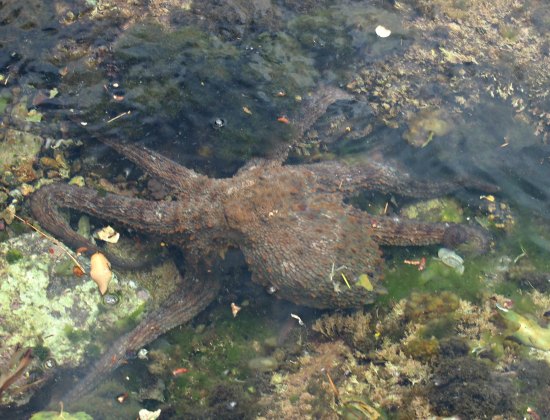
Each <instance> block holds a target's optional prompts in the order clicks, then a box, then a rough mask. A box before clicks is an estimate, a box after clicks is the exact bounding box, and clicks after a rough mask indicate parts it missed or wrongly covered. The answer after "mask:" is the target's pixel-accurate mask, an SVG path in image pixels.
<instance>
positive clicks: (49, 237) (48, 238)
mask: <svg viewBox="0 0 550 420" xmlns="http://www.w3.org/2000/svg"><path fill="white" fill-rule="evenodd" d="M14 217H15V218H16V219H17V220H20V221H21V222H23V223H24V224H25V225H27V226H28V227H30V228H31V229H33V230H35V231H36V232H38V233H39V234H40V235H41V236H43V237H44V238H46V239H47V240H49V241H52V242H53V243H54V244H56V245H57V246H59V247H60V248H61V249H62V250H63V252H64V253H65V254H67V256H68V257H69V258H70V259H71V260H73V262H74V263H75V264H76V266H77V267H78V268H80V269H81V270H82V272H83V273H84V274H86V270H84V267H82V265H81V264H80V263H79V262H78V261H77V259H76V258H75V257H73V256H72V255H71V251H69V250H68V249H67V248H66V247H65V245H63V244H62V243H61V242H59V241H58V240H57V239H55V238H54V237H53V236H50V235H48V234H47V233H45V232H42V231H41V230H40V229H38V228H37V227H36V226H34V225H33V224H32V223H30V222H29V221H27V220H25V219H23V218H22V217H19V216H18V215H17V214H14Z"/></svg>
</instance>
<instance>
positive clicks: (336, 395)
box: [325, 371, 340, 402]
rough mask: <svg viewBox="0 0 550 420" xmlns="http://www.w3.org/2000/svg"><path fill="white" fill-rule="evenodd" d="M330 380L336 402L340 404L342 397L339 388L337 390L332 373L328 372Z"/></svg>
mask: <svg viewBox="0 0 550 420" xmlns="http://www.w3.org/2000/svg"><path fill="white" fill-rule="evenodd" d="M325 373H326V374H327V378H328V383H329V384H330V387H331V388H332V391H333V392H334V397H335V399H336V402H338V398H339V397H340V393H339V392H338V388H336V385H334V382H333V381H332V378H331V377H330V373H328V371H325Z"/></svg>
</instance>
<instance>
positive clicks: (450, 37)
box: [0, 0, 550, 418]
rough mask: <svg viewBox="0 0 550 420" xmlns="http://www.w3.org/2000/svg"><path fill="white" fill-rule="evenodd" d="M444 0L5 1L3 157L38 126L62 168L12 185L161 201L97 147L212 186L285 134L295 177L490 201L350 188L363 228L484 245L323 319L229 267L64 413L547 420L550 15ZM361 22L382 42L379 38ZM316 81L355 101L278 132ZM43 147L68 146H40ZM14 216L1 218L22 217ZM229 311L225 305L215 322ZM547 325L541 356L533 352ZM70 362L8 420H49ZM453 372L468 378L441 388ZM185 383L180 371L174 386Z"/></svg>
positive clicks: (430, 257)
mask: <svg viewBox="0 0 550 420" xmlns="http://www.w3.org/2000/svg"><path fill="white" fill-rule="evenodd" d="M451 3H452V4H449V2H441V1H413V0H411V1H405V2H403V3H401V2H364V1H324V2H293V1H279V2H277V1H272V2H267V1H265V2H264V1H257V2H252V3H248V2H240V1H231V2H221V4H220V3H219V2H203V3H201V4H198V3H197V4H195V3H193V2H183V3H182V2H165V3H164V4H163V5H160V4H157V2H150V4H149V5H148V6H146V5H132V6H130V5H127V4H126V2H117V1H111V2H101V1H97V2H96V1H81V2H77V4H72V3H71V2H67V3H64V2H56V3H52V4H49V3H48V4H43V2H38V1H36V2H35V1H30V2H25V4H24V5H22V4H20V2H15V1H5V2H2V3H1V4H0V76H1V77H2V78H1V79H0V111H1V118H2V127H0V134H1V135H2V136H3V137H2V140H0V142H7V140H6V139H7V136H8V135H7V132H8V129H12V130H16V131H17V132H20V133H24V134H25V135H27V134H33V135H37V136H38V137H39V140H40V141H41V142H42V145H43V147H42V148H41V150H40V154H39V157H52V158H53V157H55V156H57V155H58V154H59V151H61V156H62V157H61V158H58V159H62V160H64V161H66V162H67V167H65V166H64V165H58V166H57V167H56V166H55V165H54V164H53V163H51V162H49V163H48V161H45V160H41V161H36V162H35V163H34V168H35V169H36V174H35V176H34V178H32V177H31V178H32V179H29V180H27V181H25V183H27V184H30V185H34V186H36V185H37V184H39V183H40V182H41V181H40V178H52V179H54V180H56V181H60V182H67V180H68V179H71V178H73V177H74V176H77V175H81V176H83V177H84V178H85V180H86V182H87V184H88V185H90V184H91V185H95V186H96V187H97V186H98V185H99V186H100V187H99V188H106V187H105V185H115V186H117V188H118V189H119V191H120V190H125V191H127V192H129V193H130V194H133V195H136V194H140V195H142V196H145V197H148V198H150V197H154V198H157V199H159V198H163V197H165V196H166V194H167V192H166V191H164V192H163V191H162V190H161V191H158V190H156V189H155V188H154V187H153V186H151V184H148V179H147V178H146V176H145V175H144V174H143V172H142V171H141V170H140V169H138V168H136V167H135V166H133V165H132V164H131V163H129V162H128V161H126V160H124V159H123V158H120V157H119V156H117V155H116V154H115V153H114V152H112V151H111V150H110V149H108V148H107V147H105V146H103V145H102V144H100V143H98V142H97V140H96V139H97V138H104V137H111V138H117V139H120V140H121V141H128V142H134V143H139V144H142V145H145V146H147V147H149V148H151V149H153V150H156V151H158V152H160V153H162V154H164V155H167V156H169V157H170V158H172V159H173V160H175V161H176V162H178V163H180V164H182V165H185V166H187V167H189V168H193V169H195V170H196V171H198V172H200V173H204V174H207V175H209V176H212V177H230V176H232V175H233V174H235V173H236V172H237V171H238V169H239V168H240V167H242V166H243V165H244V164H245V163H246V162H247V161H249V160H250V159H252V158H257V157H269V156H271V155H272V154H273V153H274V151H276V150H277V147H278V146H280V145H281V144H282V143H287V144H289V145H292V146H293V147H292V150H291V153H290V157H289V162H290V163H298V162H316V161H320V160H330V159H345V160H350V161H355V162H360V161H364V160H368V159H369V158H370V157H371V156H379V155H380V154H382V155H383V156H384V157H385V158H387V159H392V160H393V161H395V162H397V163H398V164H399V165H402V166H403V167H407V168H408V169H409V170H410V171H411V172H413V173H414V174H416V175H417V176H418V177H419V178H421V179H424V180H425V182H426V183H429V182H430V180H439V179H448V178H463V179H465V180H466V181H465V183H466V184H467V183H468V180H474V179H479V180H483V181H485V182H488V183H491V184H495V185H497V186H498V187H499V188H500V191H499V192H498V193H496V194H494V195H489V194H483V193H480V192H479V191H472V190H467V189H464V190H461V191H459V192H457V193H455V194H453V195H452V196H450V197H447V198H446V199H445V200H443V201H440V202H437V203H432V204H433V206H432V208H431V210H429V211H423V210H422V209H421V207H422V205H426V206H429V205H432V204H426V201H423V202H421V204H419V205H417V204H416V203H417V202H416V201H414V200H410V199H405V198H403V197H399V196H391V195H382V194H375V193H371V192H365V193H362V194H359V195H358V196H357V197H353V198H352V199H351V202H352V203H353V204H354V205H357V206H358V207H360V208H362V209H365V210H367V211H370V212H373V213H382V212H385V213H388V214H390V215H410V214H414V215H415V217H419V218H422V217H424V218H426V219H427V220H430V221H436V220H437V221H439V220H443V221H458V222H462V223H469V224H472V225H475V226H482V227H483V228H486V229H487V231H488V233H489V234H490V235H491V237H492V246H491V250H490V251H489V252H487V253H485V254H482V255H479V254H477V253H475V252H471V250H470V251H468V250H463V249H459V250H457V252H458V253H459V254H460V255H461V256H462V257H463V258H464V260H465V262H464V273H463V274H460V273H458V272H456V271H455V270H454V269H453V268H452V267H448V266H446V265H445V264H443V263H442V262H441V261H440V260H439V259H438V258H437V254H438V249H439V247H423V248H398V249H385V250H384V256H385V259H386V262H387V273H386V278H385V286H386V289H387V290H388V293H387V294H386V295H384V296H382V297H381V298H380V300H379V301H377V302H376V303H375V304H373V305H370V306H368V307H366V308H365V309H366V311H365V313H362V312H358V313H356V314H355V315H353V314H352V313H351V312H345V313H343V314H341V313H339V312H338V313H334V312H331V311H328V312H327V313H321V312H319V311H313V310H311V309H307V308H302V307H296V306H294V305H292V304H289V303H285V302H282V301H280V300H277V299H274V298H273V296H270V295H269V294H268V293H266V291H265V290H263V289H262V288H260V287H259V286H255V285H254V286H251V285H250V284H251V283H250V281H249V277H250V275H249V273H248V271H247V270H246V267H245V263H244V261H243V260H242V258H241V256H240V255H239V254H238V253H236V255H233V256H231V257H230V258H229V259H228V261H229V262H228V264H227V267H224V268H223V272H221V273H220V276H223V278H224V289H223V293H222V296H221V297H220V298H219V299H218V300H217V301H216V302H215V303H214V304H213V305H212V306H211V307H210V308H208V309H207V310H206V311H205V312H204V313H202V314H201V315H200V316H199V317H197V319H195V320H194V321H193V322H192V323H190V324H189V325H188V326H184V327H182V328H178V329H176V330H174V331H172V332H170V333H168V334H167V335H165V336H163V337H162V338H160V339H158V340H156V341H155V342H154V343H152V344H150V345H148V346H147V347H146V348H147V349H148V351H149V353H150V356H149V357H148V358H143V359H139V358H130V360H129V363H128V364H126V365H124V366H122V367H121V368H119V369H118V370H117V371H116V372H115V373H114V374H113V376H112V378H106V380H105V384H103V386H102V387H100V388H99V389H98V390H97V391H96V392H95V393H94V394H92V395H89V396H86V398H83V399H82V400H81V401H79V402H78V403H76V404H74V406H73V407H74V410H82V411H86V412H88V413H89V414H91V415H92V416H93V417H94V418H125V417H128V418H135V417H136V416H137V412H138V410H139V409H140V408H147V409H150V410H153V411H154V410H156V409H159V408H160V409H161V410H162V413H163V414H162V417H161V418H182V417H186V418H213V417H215V416H218V417H219V416H223V417H224V418H256V417H265V418H275V417H277V418H280V417H289V418H290V417H292V416H296V417H298V416H299V417H301V418H308V417H309V418H337V417H338V416H344V417H345V416H348V417H345V418H369V415H370V416H372V415H373V414H372V412H369V411H368V410H369V409H372V410H375V411H376V412H378V413H380V415H381V416H387V417H388V418H414V417H417V418H421V417H423V416H426V417H427V416H430V415H440V416H451V415H459V416H461V417H464V418H472V417H476V416H478V417H480V416H493V415H500V414H502V415H505V416H509V417H512V418H513V417H520V416H525V415H527V414H526V413H527V411H526V410H527V408H528V407H530V408H531V409H532V410H534V411H535V412H536V413H538V414H539V415H540V416H541V417H542V418H544V417H545V416H550V412H549V408H548V407H550V402H549V401H548V397H547V396H546V394H548V392H547V390H548V388H549V387H550V382H548V379H544V378H540V377H539V376H537V372H544V371H546V370H550V368H549V367H548V366H547V363H548V361H550V357H549V355H550V353H549V351H550V333H548V331H547V330H546V329H545V324H546V322H547V321H548V318H547V315H546V314H545V313H546V311H547V310H548V309H550V307H549V306H550V297H549V295H548V293H549V292H550V287H549V286H548V285H547V283H548V279H549V278H550V274H548V273H549V272H550V263H549V262H548V261H549V260H548V255H549V252H550V229H548V218H549V216H548V215H549V210H550V208H549V207H550V196H549V195H550V185H549V184H550V176H549V175H550V147H549V146H548V126H549V124H550V109H549V105H548V103H547V98H546V93H547V90H548V88H549V86H550V84H549V80H548V75H547V72H546V69H547V65H548V64H550V63H549V61H550V59H549V58H548V52H547V49H548V47H547V43H548V39H547V34H546V31H545V27H546V26H545V25H547V23H548V22H547V21H548V20H550V8H549V7H548V6H547V5H545V4H544V3H542V2H537V1H532V2H527V3H526V4H524V5H522V6H521V7H517V6H515V5H512V3H513V2H509V1H502V2H496V3H495V4H494V5H490V6H489V5H485V6H484V5H480V4H478V3H477V2H475V1H466V2H451ZM378 25H383V26H384V27H386V28H388V29H390V30H391V35H390V36H389V37H387V38H382V37H379V36H378V35H377V34H376V32H375V28H376V27H377V26H378ZM323 84H326V85H331V86H338V87H340V88H342V89H343V90H345V91H346V92H348V93H349V94H351V95H353V99H352V100H347V101H339V102H337V103H335V104H333V105H332V106H331V107H329V109H328V111H327V113H326V114H325V115H323V116H322V117H321V118H320V119H319V121H317V122H316V124H315V125H314V126H313V127H312V129H310V130H308V132H307V133H306V134H305V135H304V136H303V137H302V138H300V139H297V138H296V137H297V135H298V134H299V133H298V131H299V130H298V129H297V127H296V126H295V125H293V122H294V121H295V118H297V117H296V116H297V115H300V109H301V106H302V105H303V104H304V102H305V99H307V97H308V95H309V94H310V93H311V92H314V91H315V90H316V89H318V87H319V86H321V85H323ZM282 117H284V118H287V119H288V120H289V121H290V124H285V123H284V120H282V121H283V122H281V118H282ZM62 139H64V140H69V139H71V140H72V141H73V142H72V144H69V146H68V147H67V148H65V146H61V148H55V149H54V148H52V147H51V146H52V145H53V146H54V147H56V146H58V145H60V144H61V143H59V142H58V140H62ZM77 140H78V141H79V142H81V144H80V143H79V145H76V144H75V142H76V141H77ZM21 144H23V143H21ZM22 147H26V146H22ZM6 159H7V158H6ZM0 163H3V162H0ZM8 169H11V170H12V171H13V170H14V168H6V167H4V168H2V171H3V173H2V178H1V180H2V184H0V192H5V193H6V194H5V195H6V198H5V200H4V202H0V206H1V207H0V210H4V208H5V207H7V206H8V205H9V204H10V203H12V199H13V197H14V196H13V194H12V195H11V197H10V196H8V193H9V192H10V191H13V190H14V189H19V190H21V188H22V187H21V184H22V183H23V181H18V180H15V181H10V179H8V178H7V176H6V174H5V171H7V170H8ZM14 172H16V171H14ZM103 180H107V181H106V182H103ZM101 182H103V184H102V183H101ZM155 194H157V195H158V196H157V195H155ZM27 201H28V197H26V195H25V197H22V198H21V199H19V200H17V202H16V203H14V205H15V207H16V209H17V211H18V214H21V215H23V216H25V217H29V213H28V206H27ZM72 217H73V219H74V221H76V220H78V215H72ZM92 225H96V226H97V227H100V226H102V224H101V221H99V220H95V219H93V220H92ZM14 226H15V225H14ZM23 230H24V229H23ZM121 230H122V229H121ZM2 232H3V233H2ZM2 232H0V233H2V235H3V236H2V239H3V240H6V239H7V238H8V237H13V236H16V235H17V234H19V232H16V229H15V227H13V226H3V228H2ZM132 234H133V233H132ZM140 238H141V239H140V240H141V241H143V242H144V243H147V242H148V239H146V238H144V237H140ZM304 246H305V247H307V244H304ZM173 258H175V259H176V261H177V262H179V263H182V261H181V256H178V255H177V254H176V255H174V256H173ZM422 258H425V259H426V267H425V269H424V270H419V269H418V262H419V261H421V260H422ZM406 261H408V262H406ZM411 262H413V263H411ZM343 287H344V285H343ZM232 302H237V304H239V305H240V306H241V307H242V309H241V312H240V313H239V314H238V316H237V317H235V318H234V319H233V317H232V316H231V312H230V308H229V306H230V304H231V303H232ZM497 303H498V305H501V306H502V305H505V304H506V305H509V306H510V307H511V308H512V311H514V313H515V312H517V313H518V314H520V315H522V316H523V317H524V318H521V320H520V321H519V325H522V326H525V325H527V324H529V322H528V321H527V320H528V319H531V318H532V320H531V322H533V323H534V324H533V325H531V324H529V332H528V333H527V335H523V336H519V337H518V336H516V337H515V339H514V340H511V339H508V338H507V337H509V336H511V335H512V334H513V333H514V328H515V327H514V325H515V326H516V327H517V325H518V324H517V321H516V324H514V323H513V322H512V325H508V324H507V322H506V319H505V318H506V317H505V316H499V315H498V309H497V306H496V304H497ZM415 309H416V310H415ZM3 310H5V309H3ZM290 314H295V315H296V314H298V315H299V317H300V319H301V320H303V321H304V322H305V325H304V326H301V325H299V323H298V319H297V318H293V317H291V316H290ZM322 316H324V317H325V318H322V320H323V321H319V319H321V317H322ZM0 318H1V314H0ZM316 322H317V324H316V325H317V327H315V328H314V330H315V331H313V330H312V326H313V324H314V323H316ZM359 324H361V325H362V326H359ZM329 326H330V328H329ZM547 333H548V336H549V339H548V342H547V343H546V342H544V344H543V345H542V347H547V348H540V347H541V346H540V345H539V346H538V347H539V349H536V350H535V349H532V347H531V346H529V339H532V338H533V337H534V336H537V337H539V336H542V337H545V334H547ZM38 335H40V333H37V336H38ZM112 338H113V337H108V334H107V336H106V337H101V338H100V339H99V341H103V342H104V344H106V343H108V340H109V339H112ZM340 340H341V341H340ZM457 342H460V343H463V344H464V346H463V348H462V350H460V348H461V347H460V345H459V344H456V343H457ZM335 343H336V344H335ZM24 345H28V346H36V345H37V343H29V344H24ZM338 346H341V347H338ZM0 348H1V347H0ZM318 349H324V350H323V351H324V353H322V352H321V351H316V350H318ZM457 349H458V350H457ZM464 349H465V350H464ZM88 356H89V357H87V358H86V360H85V362H84V363H83V364H82V366H80V367H79V368H78V369H71V370H65V369H63V367H64V366H59V369H58V372H57V373H56V374H57V375H58V380H57V381H56V384H55V387H52V388H51V389H50V387H48V389H46V390H45V389H39V390H38V391H37V392H36V396H35V398H34V399H33V400H31V402H30V403H29V404H28V405H26V406H23V407H19V408H15V407H13V406H9V404H6V403H5V402H3V401H2V400H0V403H1V404H3V408H2V409H1V410H2V411H1V413H2V416H3V418H10V416H11V417H12V418H25V417H28V416H30V413H32V412H36V411H39V410H43V409H45V408H46V407H47V406H48V400H49V398H50V397H51V396H52V395H53V398H52V401H53V408H52V406H50V409H56V408H57V407H56V405H55V402H56V401H57V400H58V399H59V396H60V395H62V394H63V391H64V390H66V389H67V388H71V386H73V384H74V380H75V377H76V378H78V377H79V376H81V375H82V372H85V371H86V364H88V363H90V362H91V361H92V360H93V359H94V357H96V356H97V355H94V354H91V353H90V354H89V355H88ZM324 356H325V358H323V357H324ZM4 357H5V356H4ZM262 358H263V359H262ZM249 359H254V360H255V363H258V364H260V365H261V364H262V363H264V365H265V366H266V367H265V368H264V367H258V365H257V364H254V363H253V364H252V365H253V366H252V367H251V366H249V363H248V362H249ZM327 359H328V360H332V362H331V363H332V366H327V363H328V362H327ZM264 365H262V366H264ZM457 366H464V369H463V371H464V372H465V373H464V375H465V376H463V377H458V378H457V377H455V376H453V374H452V373H450V372H453V371H454V370H456V367H457ZM180 368H185V369H186V371H185V373H181V372H183V370H180V371H178V372H180V373H176V374H174V373H173V372H174V370H175V369H180ZM413 371H414V372H417V373H416V374H414V373H412V372H413ZM476 371H478V372H479V371H483V372H485V371H486V374H485V375H484V377H479V376H476V375H475V372H476ZM375 372H378V373H377V374H376V375H375V374H374V373H375ZM2 373H5V372H2ZM331 375H332V376H331ZM376 378H377V379H376ZM0 381H1V379H0ZM296 383H302V384H304V383H305V384H306V386H305V387H304V388H305V390H306V391H307V392H305V391H304V392H303V393H300V392H301V391H300V392H298V389H299V388H298V387H297V386H296ZM532 384H536V385H534V386H533V385H532ZM37 388H40V387H39V386H38V387H37ZM335 389H337V390H338V391H335ZM496 391H498V392H497V393H500V394H501V395H503V396H504V397H498V396H496V395H495V392H496ZM545 392H546V394H545ZM125 393H128V396H127V397H124V398H123V400H124V402H123V403H120V402H118V401H117V400H116V397H117V396H120V395H123V394H125ZM337 393H338V395H337ZM306 394H307V395H306ZM445 395H454V396H456V398H457V399H460V400H461V401H462V403H461V404H457V403H455V402H453V399H452V398H445ZM476 395H482V398H481V399H480V400H479V399H478V400H476V397H475V396H476ZM3 398H5V396H4V397H3ZM299 406H300V407H302V408H299ZM367 406H368V407H369V408H368V409H367V408H366V407H367ZM304 407H305V408H304ZM301 410H302V411H301ZM69 411H71V409H69ZM369 413H370V414H369ZM353 415H355V416H356V417H351V416H353ZM426 417H424V418H426Z"/></svg>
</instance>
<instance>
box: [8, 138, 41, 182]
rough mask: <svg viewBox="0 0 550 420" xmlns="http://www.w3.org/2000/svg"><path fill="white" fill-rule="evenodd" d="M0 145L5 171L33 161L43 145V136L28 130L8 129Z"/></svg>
mask: <svg viewBox="0 0 550 420" xmlns="http://www.w3.org/2000/svg"><path fill="white" fill-rule="evenodd" d="M0 145H1V147H0V164H1V167H0V169H1V170H2V171H4V170H8V169H10V168H18V167H21V166H27V165H29V163H32V162H33V161H34V160H35V158H36V155H37V154H38V152H39V151H40V147H41V146H42V137H40V136H37V135H35V134H31V133H29V132H26V131H20V130H14V129H8V130H6V131H5V133H4V135H3V139H2V140H1V141H0ZM23 181H26V180H23Z"/></svg>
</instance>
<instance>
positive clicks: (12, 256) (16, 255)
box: [6, 249, 23, 264]
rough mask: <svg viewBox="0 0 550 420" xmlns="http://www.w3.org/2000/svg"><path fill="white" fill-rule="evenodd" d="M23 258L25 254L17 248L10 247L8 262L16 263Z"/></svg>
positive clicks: (7, 255)
mask: <svg viewBox="0 0 550 420" xmlns="http://www.w3.org/2000/svg"><path fill="white" fill-rule="evenodd" d="M21 258H23V254H22V253H21V251H18V250H17V249H10V250H9V251H8V252H6V261H7V262H8V264H14V263H16V262H17V261H19V260H20V259H21Z"/></svg>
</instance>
